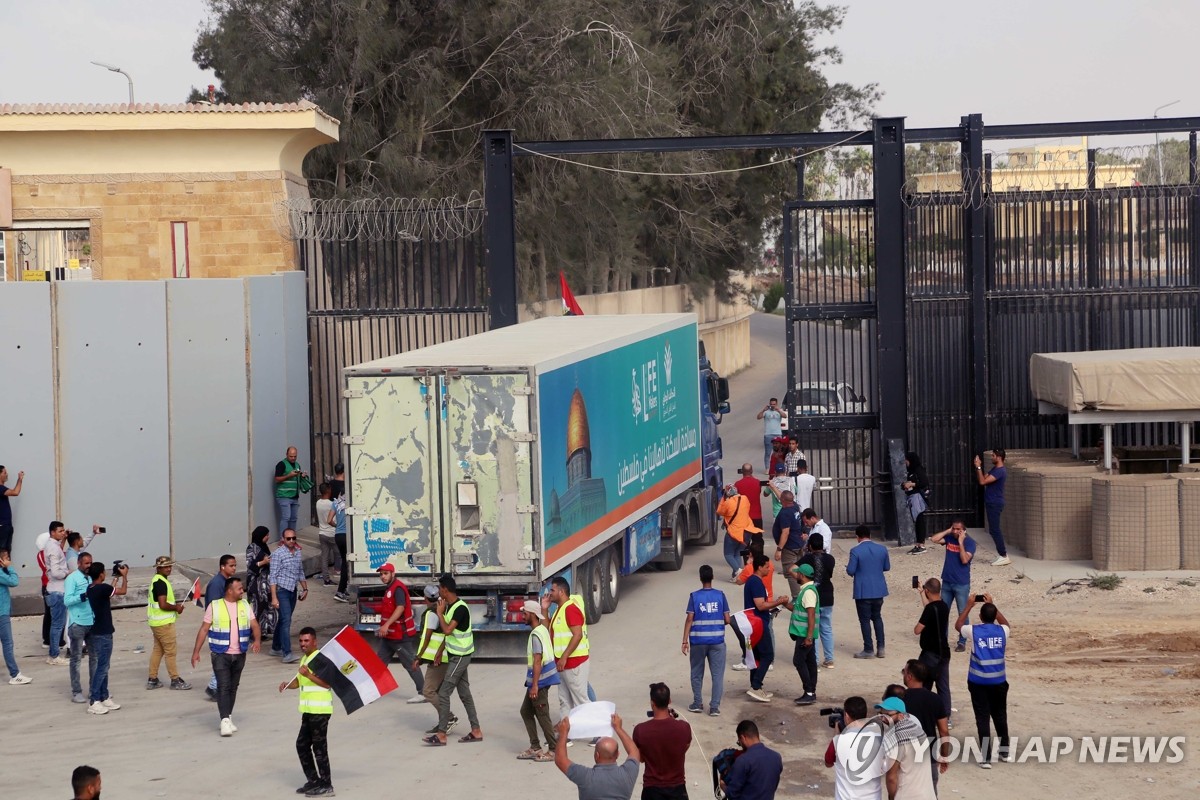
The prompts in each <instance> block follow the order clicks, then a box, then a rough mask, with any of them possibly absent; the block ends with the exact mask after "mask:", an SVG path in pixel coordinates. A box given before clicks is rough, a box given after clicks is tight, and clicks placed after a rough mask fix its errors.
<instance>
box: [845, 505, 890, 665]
mask: <svg viewBox="0 0 1200 800" xmlns="http://www.w3.org/2000/svg"><path fill="white" fill-rule="evenodd" d="M854 535H855V536H856V537H858V544H856V545H855V546H854V547H852V548H851V549H850V561H849V563H847V564H846V574H847V575H849V576H850V577H852V578H854V605H855V608H856V609H857V610H858V624H859V627H860V628H862V637H863V649H862V650H861V651H860V652H857V653H855V654H854V657H855V658H870V657H871V656H875V657H876V658H883V657H884V654H883V598H885V597H887V594H888V586H887V578H885V577H884V574H883V573H885V572H888V571H890V570H891V568H892V561H891V559H890V558H889V557H888V549H887V548H886V547H884V546H883V545H881V544H879V543H878V542H872V541H871V529H870V528H868V527H867V526H866V525H859V526H858V527H857V528H855V530H854ZM872 627H874V629H875V640H876V642H875V644H872V643H871V628H872Z"/></svg>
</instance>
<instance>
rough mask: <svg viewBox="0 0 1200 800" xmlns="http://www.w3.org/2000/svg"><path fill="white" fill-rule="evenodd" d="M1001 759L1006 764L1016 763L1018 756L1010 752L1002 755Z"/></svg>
mask: <svg viewBox="0 0 1200 800" xmlns="http://www.w3.org/2000/svg"><path fill="white" fill-rule="evenodd" d="M1000 760H1001V761H1003V762H1004V763H1005V764H1015V763H1016V762H1017V757H1016V756H1015V755H1013V754H1012V753H1008V754H1006V755H1002V756H1000Z"/></svg>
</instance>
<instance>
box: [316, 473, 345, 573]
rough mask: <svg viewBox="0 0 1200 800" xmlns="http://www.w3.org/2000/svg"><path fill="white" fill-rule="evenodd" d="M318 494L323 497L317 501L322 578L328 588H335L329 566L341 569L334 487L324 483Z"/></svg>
mask: <svg viewBox="0 0 1200 800" xmlns="http://www.w3.org/2000/svg"><path fill="white" fill-rule="evenodd" d="M317 493H318V494H320V496H321V497H320V499H319V500H317V538H318V539H319V540H320V542H321V578H322V582H323V583H324V584H325V585H326V586H333V585H334V583H335V581H334V580H333V574H332V573H331V572H330V570H329V565H330V564H335V565H337V566H338V568H339V569H340V568H341V560H340V559H339V557H338V549H337V543H336V542H335V540H334V538H333V520H332V516H333V487H332V486H330V485H329V484H328V483H322V484H321V485H320V486H318V487H317Z"/></svg>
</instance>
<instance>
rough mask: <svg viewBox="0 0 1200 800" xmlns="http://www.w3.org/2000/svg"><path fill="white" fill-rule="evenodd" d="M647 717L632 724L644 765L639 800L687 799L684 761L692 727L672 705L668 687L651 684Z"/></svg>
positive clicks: (661, 684)
mask: <svg viewBox="0 0 1200 800" xmlns="http://www.w3.org/2000/svg"><path fill="white" fill-rule="evenodd" d="M647 715H648V716H649V717H650V719H648V720H646V721H645V722H642V723H640V724H638V725H635V726H633V743H634V744H636V745H637V751H638V760H639V761H641V762H642V763H643V764H645V765H646V774H645V775H643V776H642V800H687V796H688V794H687V775H686V774H685V773H684V760H685V759H686V757H687V751H688V748H689V747H691V745H692V726H691V725H688V724H687V723H686V722H684V721H683V720H681V719H680V718H679V714H677V713H676V712H675V709H673V708H671V689H670V688H669V687H668V686H667V685H666V684H665V683H652V684H650V710H649V711H648V712H647Z"/></svg>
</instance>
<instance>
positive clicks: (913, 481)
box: [901, 450, 929, 556]
mask: <svg viewBox="0 0 1200 800" xmlns="http://www.w3.org/2000/svg"><path fill="white" fill-rule="evenodd" d="M904 466H905V467H907V468H908V474H907V475H906V476H905V478H904V483H903V484H901V485H902V486H903V488H904V495H905V500H906V501H907V502H908V513H909V514H910V515H911V516H912V521H913V529H914V530H915V532H916V536H917V543H916V544H915V545H914V546H913V549H912V550H909V551H908V554H909V555H910V556H919V555H921V554H922V553H925V552H927V551H926V550H925V525H924V524H923V521H922V519H921V517H923V516H925V512H926V511H928V510H929V476H928V475H926V474H925V467H923V466H922V465H921V457H920V456H919V455H917V454H916V453H915V452H913V451H911V450H910V451H908V452H907V453H905V454H904Z"/></svg>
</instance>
